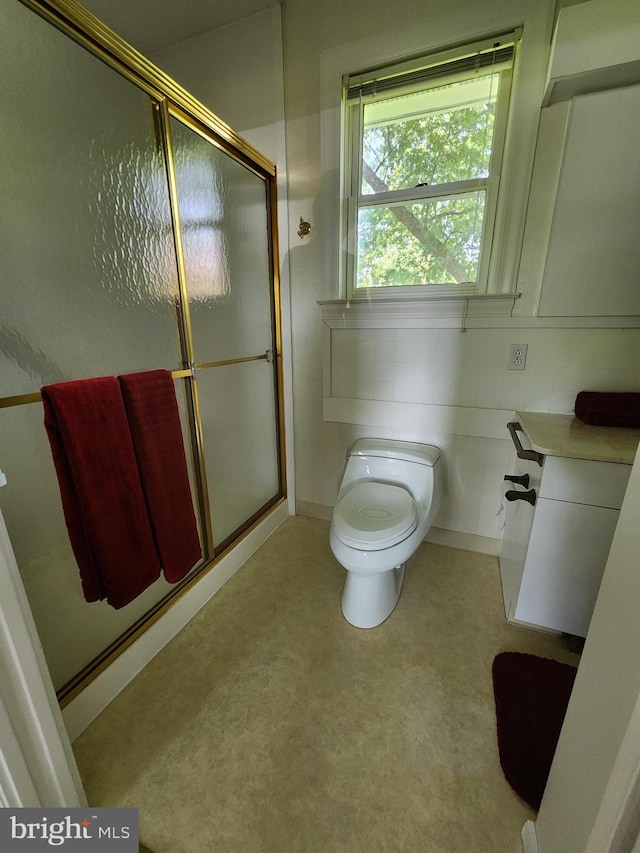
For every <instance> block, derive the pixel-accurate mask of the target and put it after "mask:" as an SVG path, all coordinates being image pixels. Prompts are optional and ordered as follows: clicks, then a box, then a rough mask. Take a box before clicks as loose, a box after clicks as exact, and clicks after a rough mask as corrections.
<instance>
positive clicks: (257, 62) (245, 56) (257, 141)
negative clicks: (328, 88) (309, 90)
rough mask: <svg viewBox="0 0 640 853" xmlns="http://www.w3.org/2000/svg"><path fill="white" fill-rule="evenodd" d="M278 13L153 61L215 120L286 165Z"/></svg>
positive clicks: (259, 16)
mask: <svg viewBox="0 0 640 853" xmlns="http://www.w3.org/2000/svg"><path fill="white" fill-rule="evenodd" d="M281 41H282V39H281V34H280V9H279V8H277V7H274V8H273V9H268V10H266V11H264V12H259V13H258V14H257V15H252V16H251V17H249V18H243V19H242V20H240V21H236V22H234V23H232V24H228V25H227V26H226V27H221V28H220V29H218V30H212V31H211V32H208V33H203V34H202V35H201V36H197V37H196V38H193V39H189V40H188V41H183V42H180V43H179V44H176V45H173V46H172V47H168V48H165V49H164V50H161V51H158V52H157V53H154V54H153V55H152V56H151V59H152V60H153V61H154V62H155V64H156V65H159V66H160V68H162V70H163V71H166V72H167V74H169V76H171V77H173V79H174V80H176V81H177V82H178V83H180V85H181V86H183V87H184V88H185V89H187V91H189V92H190V93H191V94H192V95H195V96H196V98H198V100H200V101H202V103H203V104H204V105H205V106H207V107H209V109H210V110H212V111H213V112H214V113H215V114H216V115H217V116H219V117H220V118H221V119H222V120H223V121H225V122H226V123H227V124H228V125H230V126H231V127H232V128H233V129H234V130H235V131H236V133H239V134H240V135H241V136H244V137H245V139H247V140H248V141H249V142H250V143H251V144H252V145H254V146H255V147H256V148H257V149H258V150H259V151H261V152H262V153H263V154H266V156H267V157H269V158H270V159H271V160H273V161H274V162H275V163H276V164H278V165H282V163H281V160H282V154H283V151H282V144H281V139H280V137H279V133H280V130H281V128H280V123H281V121H282V111H283V105H282V54H281Z"/></svg>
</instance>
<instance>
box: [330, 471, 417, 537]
mask: <svg viewBox="0 0 640 853" xmlns="http://www.w3.org/2000/svg"><path fill="white" fill-rule="evenodd" d="M333 518H334V522H335V529H336V533H337V534H338V538H339V539H340V540H341V541H342V542H344V544H345V545H349V546H351V547H352V548H359V549H360V550H366V551H380V550H382V549H383V548H390V547H391V546H392V545H396V544H397V543H398V542H402V540H403V539H406V538H407V536H409V535H410V534H411V533H413V531H414V530H415V529H416V526H417V524H418V517H417V514H416V505H415V503H414V501H413V498H412V497H411V495H410V494H409V492H408V491H407V490H406V489H403V488H402V486H391V485H389V484H388V483H378V482H376V481H375V480H367V481H366V482H364V483H358V485H356V486H354V487H353V488H352V489H350V490H349V491H348V492H346V494H344V495H343V496H342V497H341V498H340V500H339V501H338V503H337V504H336V507H335V510H334V514H333Z"/></svg>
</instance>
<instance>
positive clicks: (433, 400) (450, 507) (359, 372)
mask: <svg viewBox="0 0 640 853" xmlns="http://www.w3.org/2000/svg"><path fill="white" fill-rule="evenodd" d="M479 301H480V300H473V303H477V302H479ZM491 302H492V303H493V306H494V308H495V305H496V302H495V301H494V300H493V299H492V300H491ZM473 303H471V304H469V305H467V306H466V307H465V306H464V305H463V302H462V300H461V301H460V302H459V303H458V304H457V306H453V310H452V304H453V301H452V304H450V305H449V306H447V307H446V308H445V307H444V306H441V307H436V309H435V311H434V310H433V309H432V308H430V307H429V306H428V305H427V306H426V307H424V306H420V305H419V304H417V303H411V304H409V303H404V305H403V304H402V303H401V302H400V301H398V302H397V303H396V304H395V305H393V306H392V310H391V312H390V313H389V312H388V308H389V306H388V305H384V306H383V305H380V304H374V303H366V302H362V303H360V304H357V303H356V301H355V300H352V301H351V303H350V304H349V303H346V302H344V301H342V302H340V301H337V300H334V301H331V302H325V303H322V317H323V321H324V343H323V419H324V421H325V423H326V424H327V425H328V424H329V423H331V424H332V428H331V431H330V433H329V435H330V439H327V445H326V447H325V448H324V449H323V478H324V488H323V494H322V505H321V504H320V503H318V504H312V503H309V502H308V500H307V501H305V500H304V498H302V496H300V498H301V499H300V506H299V507H298V512H301V513H302V514H309V515H321V517H327V516H328V515H330V506H331V504H332V502H333V501H334V500H335V495H334V494H333V491H334V486H335V488H336V489H337V484H338V483H339V481H340V476H341V470H342V466H343V465H344V453H345V452H346V449H347V447H348V445H349V444H350V443H351V442H352V441H353V440H355V439H356V438H359V437H363V436H367V435H376V436H378V437H387V438H399V439H406V440H412V441H424V442H427V443H432V444H436V445H438V446H440V447H441V448H442V450H443V455H444V459H445V463H446V479H447V489H446V495H445V501H444V503H443V507H442V510H441V512H440V513H439V515H438V518H437V519H436V521H435V524H434V528H437V530H438V533H439V535H443V536H447V537H448V538H449V540H450V541H447V542H446V543H443V544H453V545H456V546H457V547H462V548H468V547H470V548H472V549H473V550H476V548H477V550H482V551H485V552H487V551H488V552H490V553H496V552H497V550H498V549H499V543H500V539H501V537H502V527H503V523H504V511H503V510H504V507H503V505H502V491H503V490H502V486H503V482H502V478H503V476H504V474H505V473H507V472H508V471H510V470H511V467H512V465H513V462H514V459H515V451H514V449H513V445H512V443H511V441H510V439H509V436H508V432H507V429H506V424H507V422H508V421H509V420H512V419H513V418H514V410H515V409H519V410H525V411H537V412H549V411H551V412H559V413H563V412H564V413H571V412H573V407H574V401H575V397H576V394H577V393H578V391H581V390H587V389H588V390H595V391H638V392H640V373H638V370H637V367H636V366H637V364H638V363H640V328H639V327H640V318H638V317H604V318H593V317H572V318H555V317H548V318H537V317H511V316H508V315H507V316H504V315H502V316H501V315H500V313H498V312H496V313H495V314H494V315H492V316H488V314H487V313H486V312H487V309H486V308H485V307H484V305H483V306H482V307H480V312H482V311H484V312H485V313H484V314H483V313H480V312H479V311H478V306H477V305H476V304H473ZM504 304H505V305H506V304H507V303H506V300H505V303H504ZM443 309H444V310H443ZM467 309H468V310H467ZM385 314H387V316H385ZM462 326H464V327H465V331H461V327H462ZM516 343H517V344H527V361H526V368H525V370H507V355H508V351H509V345H510V344H516ZM478 537H480V539H478ZM480 541H481V542H482V545H481V547H478V546H477V543H478V542H480ZM474 543H476V544H474Z"/></svg>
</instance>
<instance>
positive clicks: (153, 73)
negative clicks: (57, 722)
mask: <svg viewBox="0 0 640 853" xmlns="http://www.w3.org/2000/svg"><path fill="white" fill-rule="evenodd" d="M19 2H21V3H22V4H23V5H24V6H27V7H29V8H30V9H32V10H33V11H34V12H36V13H37V14H38V15H40V16H41V17H42V18H44V19H45V20H47V21H48V22H49V23H51V24H53V26H55V27H56V28H57V29H59V30H61V31H62V32H64V33H65V34H66V35H68V36H70V37H71V38H72V39H73V40H74V41H76V42H78V43H79V44H81V45H82V46H83V47H85V48H86V49H87V50H89V51H90V52H91V53H93V54H94V55H95V56H96V57H97V58H98V59H100V60H102V61H103V62H105V63H106V64H107V65H109V66H111V67H112V68H113V69H114V70H116V71H117V72H118V73H120V74H122V75H123V76H124V77H125V78H127V79H128V80H129V81H131V82H132V83H134V84H135V85H136V86H138V88H140V89H142V90H143V91H144V92H146V93H147V94H148V95H149V98H150V102H151V107H152V109H153V111H154V117H155V119H156V121H155V124H156V128H157V131H158V137H159V144H160V145H161V146H162V149H163V153H164V162H165V168H166V173H167V183H168V190H169V199H170V206H171V216H172V223H173V237H174V245H175V250H176V262H177V275H178V284H179V298H178V301H177V304H176V313H177V322H178V330H179V337H180V349H181V357H182V362H183V368H182V369H181V370H175V371H173V372H172V376H173V377H174V379H185V380H186V384H187V398H188V401H189V405H188V413H189V427H190V432H191V448H192V452H193V455H194V462H195V475H196V489H197V493H198V508H199V515H200V526H201V531H202V537H203V543H202V544H203V548H204V560H203V563H202V565H201V566H200V567H199V568H198V569H197V570H196V571H194V572H192V573H190V574H189V575H188V576H187V577H186V578H185V579H184V580H183V581H182V582H180V583H179V584H177V585H176V586H175V587H174V589H173V590H172V591H171V592H170V593H169V594H168V595H167V596H165V598H163V599H162V600H161V601H159V602H158V603H157V604H156V605H155V606H154V607H152V608H151V610H149V611H148V612H147V613H146V614H144V616H142V617H141V618H140V619H138V620H137V621H136V622H135V623H134V624H133V625H131V626H130V627H129V628H128V630H127V631H125V632H124V633H123V634H122V635H121V636H120V637H118V638H117V639H116V640H115V641H114V642H113V643H111V645H110V646H108V647H107V648H106V649H105V650H104V651H103V652H102V653H101V654H99V655H98V656H97V657H96V658H95V659H94V660H93V661H91V662H90V663H89V664H88V665H87V666H86V667H84V669H82V670H81V671H80V672H79V673H78V674H77V675H76V676H75V677H74V678H72V679H71V680H70V681H69V682H68V683H67V684H65V685H64V686H63V687H62V688H61V689H60V690H59V691H58V700H59V701H60V704H61V705H62V706H63V707H64V705H65V704H67V703H68V702H70V701H71V699H73V698H74V697H75V696H76V695H77V694H78V693H80V692H81V691H82V690H83V689H84V688H85V687H86V686H87V684H88V683H89V682H90V681H92V680H93V679H94V678H95V677H96V676H97V675H98V674H99V673H100V672H102V671H103V670H104V669H105V668H106V667H107V666H109V664H110V663H111V662H112V661H113V660H114V659H115V658H116V657H118V656H119V655H120V654H121V653H122V652H123V651H124V650H125V649H126V648H127V647H128V646H129V645H130V644H131V643H132V642H133V641H134V640H136V639H137V638H138V637H139V636H140V635H141V634H142V633H143V632H144V631H145V630H146V629H147V628H149V627H150V626H151V625H152V624H153V623H154V622H155V621H156V620H157V619H158V618H159V617H160V616H162V615H163V614H164V613H165V612H166V611H167V610H168V609H169V608H170V607H171V606H172V605H173V604H174V603H175V602H176V601H177V600H178V599H179V598H180V597H181V596H182V595H184V594H185V593H186V592H187V591H188V590H189V589H190V588H191V587H192V586H193V585H194V584H195V583H196V582H197V581H198V580H200V578H201V577H202V575H203V574H204V573H206V572H207V571H209V570H210V569H211V568H212V567H213V566H214V565H215V564H216V563H217V562H218V560H219V559H220V558H221V557H222V556H223V555H224V554H225V553H226V552H227V551H228V549H229V547H230V546H231V545H233V544H235V543H237V542H239V541H240V540H241V539H242V538H243V537H244V536H246V535H247V534H248V533H249V532H250V531H251V530H252V529H253V528H254V527H255V526H256V525H257V524H258V523H259V522H260V521H261V520H262V519H263V518H264V517H265V515H266V514H267V513H268V512H269V511H270V510H272V509H274V508H275V507H276V506H279V505H280V504H281V503H283V502H284V500H285V499H286V470H285V433H284V397H283V369H282V333H281V307H280V281H279V274H278V270H279V263H278V229H277V194H276V167H275V164H274V163H272V162H271V161H270V160H269V159H268V158H266V157H265V156H264V155H263V154H261V153H260V152H259V151H257V150H256V149H255V148H253V146H251V145H250V144H249V143H248V142H247V141H246V140H244V139H243V138H242V137H241V136H239V135H238V134H237V133H235V131H233V130H232V128H230V127H229V126H228V125H227V124H225V123H224V122H223V121H222V120H221V119H219V118H218V117H217V116H216V115H214V113H212V112H211V111H210V110H208V109H207V108H206V107H205V106H204V105H202V104H201V103H200V102H199V101H197V100H196V99H195V98H194V97H193V96H192V95H190V94H189V93H188V92H187V91H186V90H184V89H183V88H182V87H181V86H179V85H178V84H177V83H175V81H173V80H172V79H171V78H170V77H168V76H167V75H166V74H164V72H162V71H161V70H160V69H159V68H157V67H156V66H155V65H153V63H152V62H151V61H150V60H148V59H147V58H146V57H145V56H143V55H142V54H141V53H139V52H138V51H137V50H136V49H135V48H133V47H132V46H131V45H129V44H128V43H127V42H126V41H124V40H123V39H122V38H121V37H120V36H118V35H117V34H116V33H114V32H113V31H112V30H110V29H109V28H108V27H107V26H105V24H103V23H102V22H101V21H100V20H99V19H98V18H96V17H95V16H94V15H92V14H91V13H90V12H88V11H87V10H86V9H84V8H83V7H82V6H80V5H79V4H78V3H76V2H75V0H19ZM171 117H173V118H175V119H177V120H178V121H180V122H182V123H183V124H184V125H186V126H187V127H188V128H189V129H190V130H192V131H194V132H195V133H197V134H199V135H200V136H201V137H203V138H204V139H205V140H207V141H208V142H210V143H211V144H212V145H214V146H216V147H217V148H219V149H220V150H222V151H224V153H225V154H227V155H228V156H230V157H232V158H233V159H234V160H236V161H237V162H238V163H240V164H241V165H242V166H244V167H245V168H247V169H249V170H250V171H251V172H253V173H254V174H255V175H256V176H257V177H259V178H260V179H262V180H263V181H264V184H265V198H266V207H267V224H268V226H267V227H268V234H267V244H268V253H269V267H270V278H271V328H272V346H273V350H272V351H267V352H266V353H260V354H256V355H252V356H249V357H244V358H235V359H228V360H224V361H217V362H207V363H201V364H197V363H196V362H195V360H194V343H193V335H192V330H191V319H190V313H189V299H188V294H187V279H186V272H185V260H184V249H183V242H182V231H181V227H180V213H179V207H178V194H177V184H176V174H175V162H174V156H173V147H172V143H171V131H170V125H169V119H170V118H171ZM271 358H272V359H273V365H274V385H275V392H276V400H275V403H276V421H277V423H276V434H277V442H278V447H277V452H278V468H279V490H278V492H277V493H276V494H275V495H274V496H273V497H272V498H271V499H270V500H268V501H267V503H266V504H264V505H263V506H262V507H260V509H258V510H257V511H256V512H255V513H254V514H253V515H252V516H251V517H250V518H248V519H247V520H246V521H245V522H244V523H243V524H241V525H240V527H238V528H237V529H236V530H235V531H233V533H231V534H230V535H229V536H227V537H226V539H224V540H223V541H222V542H221V543H220V544H219V545H218V546H217V547H215V546H214V541H213V531H212V525H211V515H210V511H209V498H208V489H207V472H206V466H205V458H204V446H203V434H202V422H201V418H200V405H199V400H198V381H197V374H198V372H199V371H202V370H211V369H213V370H215V369H217V368H220V367H224V366H227V365H231V364H239V363H244V362H250V361H260V360H267V361H268V360H270V359H271ZM40 400H41V396H40V394H39V393H32V394H23V395H19V396H11V397H5V398H0V408H7V407H11V406H19V405H27V404H31V403H35V402H38V401H40Z"/></svg>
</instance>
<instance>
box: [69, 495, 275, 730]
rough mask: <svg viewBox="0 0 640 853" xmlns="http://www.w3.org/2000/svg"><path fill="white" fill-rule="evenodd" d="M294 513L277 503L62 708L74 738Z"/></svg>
mask: <svg viewBox="0 0 640 853" xmlns="http://www.w3.org/2000/svg"><path fill="white" fill-rule="evenodd" d="M288 517H289V508H288V505H287V503H286V501H285V502H284V503H282V504H280V505H279V506H277V507H276V508H275V509H274V510H273V512H271V514H270V515H268V516H267V518H265V520H264V521H263V522H261V523H260V524H259V525H258V526H257V527H256V528H255V529H254V530H252V531H251V533H249V534H248V535H247V536H245V538H244V539H243V540H242V541H241V542H239V543H238V545H236V547H235V548H233V549H232V550H231V551H230V552H229V553H228V554H226V555H225V556H224V557H223V558H222V559H221V560H220V562H219V563H216V565H215V566H213V568H212V569H210V571H209V572H208V573H207V574H206V575H205V576H204V577H203V578H202V579H201V580H200V581H199V582H198V583H197V584H196V585H195V586H193V587H192V588H191V589H190V590H189V591H188V592H187V593H185V594H184V595H183V596H182V598H180V599H179V601H177V602H176V603H175V604H174V605H173V607H171V608H170V609H169V610H168V611H167V612H166V613H165V614H164V615H163V616H161V617H160V618H159V619H158V620H157V622H154V624H153V625H152V626H151V627H150V628H149V629H148V630H147V631H145V632H144V634H142V635H141V636H140V637H138V639H137V640H136V641H135V642H134V643H132V644H131V645H130V646H129V647H128V648H127V649H126V650H125V651H124V652H123V653H122V654H121V655H120V656H119V657H117V658H116V659H115V660H114V661H113V663H112V664H110V666H108V667H107V668H106V669H105V670H103V671H102V672H101V673H100V675H98V676H97V677H96V678H95V679H94V680H93V681H92V682H91V683H90V684H89V685H87V687H85V689H84V690H83V691H82V693H79V694H78V695H77V696H76V697H75V698H74V699H72V700H71V702H69V704H68V705H67V706H66V707H65V708H64V709H63V711H62V717H63V719H64V723H65V726H66V728H67V732H68V733H69V737H70V739H71V740H72V741H73V740H75V738H77V737H78V736H79V735H80V734H81V733H82V732H83V731H84V730H85V729H86V728H87V726H88V725H89V724H90V723H91V722H92V721H93V720H94V719H95V718H96V717H97V716H98V714H99V713H100V712H101V711H103V710H104V709H105V708H106V707H107V705H108V704H109V702H111V701H112V700H113V699H115V697H116V696H117V695H118V693H120V691H121V690H123V689H124V688H125V687H126V686H127V684H128V683H129V682H130V681H131V680H132V679H133V678H134V677H135V676H136V675H137V674H138V673H139V672H140V670H141V669H143V667H145V666H146V665H147V664H148V663H149V661H150V660H152V658H154V657H155V656H156V655H157V654H158V652H159V651H160V650H161V649H162V648H164V646H166V645H167V643H168V642H169V641H170V640H171V639H172V638H173V637H175V635H176V634H177V633H178V632H179V631H180V630H182V628H184V626H185V625H186V624H187V623H188V622H189V620H190V619H192V618H193V617H194V616H195V614H196V613H197V612H198V610H200V608H201V607H202V606H203V605H205V604H206V603H207V601H209V599H210V598H211V597H212V596H214V595H215V594H216V592H217V591H218V590H219V589H220V587H221V586H222V585H223V584H225V583H226V582H227V581H228V580H229V578H230V577H232V575H234V574H235V573H236V572H237V571H238V569H239V568H240V567H241V566H242V565H243V564H244V563H246V561H247V560H248V559H249V557H250V556H251V555H252V554H253V552H254V551H255V550H256V549H257V548H259V547H260V545H262V544H263V543H264V542H265V541H266V540H267V539H268V538H269V536H271V534H272V533H273V532H274V531H275V530H276V529H277V528H278V527H279V526H280V525H281V524H282V523H283V522H284V521H285V520H286V519H287V518H288Z"/></svg>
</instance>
